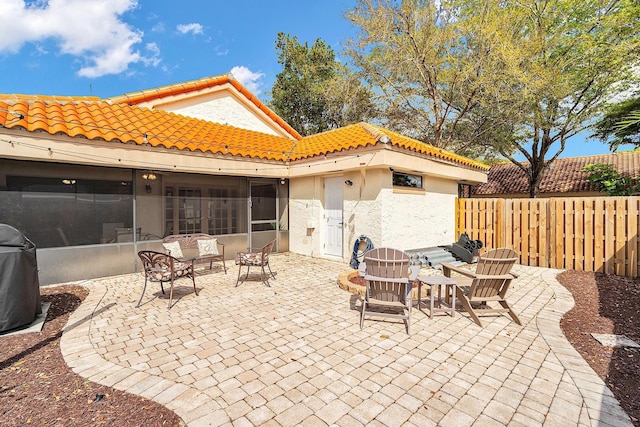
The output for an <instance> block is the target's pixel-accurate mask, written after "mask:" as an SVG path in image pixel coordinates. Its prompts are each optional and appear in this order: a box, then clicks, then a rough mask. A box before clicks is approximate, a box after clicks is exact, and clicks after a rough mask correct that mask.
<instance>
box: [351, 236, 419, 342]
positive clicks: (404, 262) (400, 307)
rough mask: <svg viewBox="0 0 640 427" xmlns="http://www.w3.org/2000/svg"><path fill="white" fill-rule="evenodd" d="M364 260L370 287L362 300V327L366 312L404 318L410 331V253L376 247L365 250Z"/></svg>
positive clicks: (409, 332) (370, 314) (379, 315)
mask: <svg viewBox="0 0 640 427" xmlns="http://www.w3.org/2000/svg"><path fill="white" fill-rule="evenodd" d="M364 264H365V276H364V279H365V281H366V283H367V291H366V292H365V296H364V298H363V300H362V312H361V314H360V329H362V326H363V325H364V318H365V316H366V315H369V316H377V317H387V318H389V317H391V318H398V319H403V320H404V321H405V322H406V324H407V333H408V334H411V284H410V281H409V255H407V254H406V253H404V252H402V251H400V250H398V249H391V248H376V249H372V250H370V251H369V252H367V253H365V255H364ZM416 274H417V273H416Z"/></svg>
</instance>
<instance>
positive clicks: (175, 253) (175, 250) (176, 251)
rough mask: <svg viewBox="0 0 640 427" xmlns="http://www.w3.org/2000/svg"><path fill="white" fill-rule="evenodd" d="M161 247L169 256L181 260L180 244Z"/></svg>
mask: <svg viewBox="0 0 640 427" xmlns="http://www.w3.org/2000/svg"><path fill="white" fill-rule="evenodd" d="M162 246H164V248H165V249H166V250H167V251H169V255H171V256H172V257H174V258H183V255H182V248H181V247H180V242H171V243H163V244H162Z"/></svg>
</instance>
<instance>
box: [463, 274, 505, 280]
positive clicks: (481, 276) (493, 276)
mask: <svg viewBox="0 0 640 427" xmlns="http://www.w3.org/2000/svg"><path fill="white" fill-rule="evenodd" d="M472 277H473V278H475V279H479V280H512V279H514V277H513V275H512V274H474V275H473V276H472Z"/></svg>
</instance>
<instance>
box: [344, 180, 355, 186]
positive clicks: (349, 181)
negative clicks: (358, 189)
mask: <svg viewBox="0 0 640 427" xmlns="http://www.w3.org/2000/svg"><path fill="white" fill-rule="evenodd" d="M344 184H345V185H347V186H349V187H351V186H352V185H353V181H351V180H350V179H348V180H346V181H345V182H344Z"/></svg>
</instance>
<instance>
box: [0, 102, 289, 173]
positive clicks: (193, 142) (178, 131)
mask: <svg viewBox="0 0 640 427" xmlns="http://www.w3.org/2000/svg"><path fill="white" fill-rule="evenodd" d="M133 124H135V125H133ZM0 126H3V127H5V128H7V129H25V130H28V131H30V132H34V131H43V132H48V133H50V134H66V135H69V136H72V137H76V136H83V137H85V138H87V139H90V140H104V141H110V142H124V143H135V144H138V145H146V144H148V145H151V146H153V147H157V146H163V147H165V148H178V149H180V150H190V151H201V152H211V153H214V154H216V153H220V154H230V155H233V156H243V157H251V158H257V159H266V160H275V161H284V160H285V159H286V156H287V154H288V153H289V152H290V151H291V147H292V145H293V144H294V143H295V141H292V140H291V139H289V138H285V137H280V136H275V135H269V134H265V133H261V132H256V131H251V130H246V129H240V128H236V127H233V126H228V125H223V124H219V123H212V122H208V121H205V120H200V119H195V118H191V117H185V116H181V115H178V114H174V113H167V112H164V111H158V110H151V109H148V108H139V107H136V106H128V105H126V104H110V103H107V102H104V101H99V102H72V103H66V102H61V101H57V100H51V101H42V100H33V101H32V100H19V101H15V102H12V103H7V102H5V101H0Z"/></svg>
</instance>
